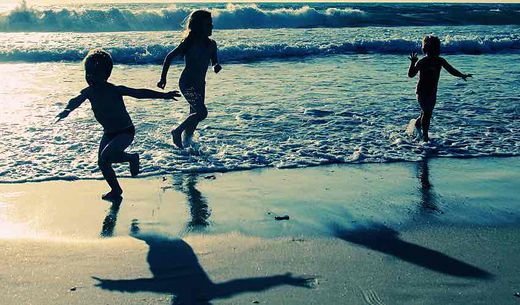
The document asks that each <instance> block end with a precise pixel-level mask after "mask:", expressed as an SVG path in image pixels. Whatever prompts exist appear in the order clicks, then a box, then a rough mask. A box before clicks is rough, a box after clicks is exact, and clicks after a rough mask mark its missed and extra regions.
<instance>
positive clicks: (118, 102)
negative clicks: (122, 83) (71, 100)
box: [81, 83, 133, 133]
mask: <svg viewBox="0 0 520 305" xmlns="http://www.w3.org/2000/svg"><path fill="white" fill-rule="evenodd" d="M81 95H83V96H84V97H85V98H87V99H88V100H89V101H90V105H91V107H92V112H94V117H95V118H96V120H97V121H98V122H99V124H101V126H103V130H104V131H105V132H106V133H114V132H118V131H122V130H125V129H126V128H128V127H131V126H133V123H132V120H131V119H130V115H129V114H128V112H127V111H126V107H125V103H124V101H123V96H122V95H121V93H120V92H119V90H118V88H117V86H114V85H113V84H111V83H103V84H98V85H94V86H89V87H87V88H85V89H83V90H81Z"/></svg>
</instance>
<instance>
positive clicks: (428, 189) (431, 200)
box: [416, 157, 441, 213]
mask: <svg viewBox="0 0 520 305" xmlns="http://www.w3.org/2000/svg"><path fill="white" fill-rule="evenodd" d="M428 162H429V158H427V157H425V158H424V159H422V160H421V161H419V162H417V163H416V166H417V178H419V181H420V187H419V192H420V197H421V198H420V206H421V211H422V212H426V213H432V212H434V213H435V212H437V213H438V212H441V210H440V209H439V207H438V202H437V194H436V193H435V191H434V187H433V185H432V184H431V183H430V166H429V163H428Z"/></svg>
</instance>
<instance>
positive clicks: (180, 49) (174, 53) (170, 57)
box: [157, 41, 186, 89]
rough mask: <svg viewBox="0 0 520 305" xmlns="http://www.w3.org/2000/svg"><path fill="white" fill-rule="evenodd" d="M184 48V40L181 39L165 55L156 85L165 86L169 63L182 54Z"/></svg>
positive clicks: (162, 87)
mask: <svg viewBox="0 0 520 305" xmlns="http://www.w3.org/2000/svg"><path fill="white" fill-rule="evenodd" d="M185 48H186V42H184V41H182V42H181V43H180V44H179V45H178V46H177V47H176V48H175V49H174V50H173V51H171V52H170V53H168V55H166V58H164V62H163V68H162V73H161V80H160V81H159V82H158V83H157V87H159V88H161V89H164V87H165V86H166V77H167V76H168V70H169V69H170V65H171V64H172V60H173V59H174V58H175V57H177V56H179V55H181V54H183V53H184V50H185Z"/></svg>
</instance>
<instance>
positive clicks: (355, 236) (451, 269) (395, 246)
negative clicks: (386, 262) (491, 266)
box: [331, 222, 493, 279]
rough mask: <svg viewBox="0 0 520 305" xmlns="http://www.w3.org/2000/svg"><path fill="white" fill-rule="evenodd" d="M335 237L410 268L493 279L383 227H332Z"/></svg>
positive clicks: (371, 225) (471, 266) (375, 224)
mask: <svg viewBox="0 0 520 305" xmlns="http://www.w3.org/2000/svg"><path fill="white" fill-rule="evenodd" d="M331 229H332V232H333V234H334V236H336V237H338V238H340V239H342V240H344V241H347V242H350V243H353V244H356V245H359V246H362V247H365V248H368V249H371V250H374V251H378V252H382V253H385V254H388V255H391V256H394V257H397V258H399V259H401V260H404V261H406V262H409V263H411V264H414V265H417V266H421V267H424V268H427V269H430V270H432V271H435V272H440V273H443V274H447V275H451V276H457V277H463V278H477V279H491V278H492V277H493V275H492V274H490V273H489V272H487V271H485V270H483V269H480V268H478V267H475V266H473V265H471V264H468V263H465V262H463V261H461V260H458V259H456V258H453V257H450V256H448V255H446V254H443V253H441V252H439V251H436V250H432V249H428V248H426V247H423V246H420V245H417V244H414V243H411V242H407V241H405V240H402V239H401V238H400V237H399V232H397V231H396V230H394V229H392V228H389V227H387V226H385V225H383V224H380V223H375V222H372V223H368V224H366V225H358V226H355V227H354V228H346V227H342V226H341V225H338V224H333V225H331Z"/></svg>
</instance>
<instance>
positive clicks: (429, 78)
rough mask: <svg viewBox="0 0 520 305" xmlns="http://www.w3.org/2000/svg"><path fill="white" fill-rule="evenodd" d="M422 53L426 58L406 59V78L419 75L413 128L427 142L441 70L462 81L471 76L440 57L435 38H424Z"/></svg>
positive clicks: (411, 56)
mask: <svg viewBox="0 0 520 305" xmlns="http://www.w3.org/2000/svg"><path fill="white" fill-rule="evenodd" d="M422 51H423V53H424V54H426V56H425V57H423V58H421V59H420V60H419V59H418V58H417V53H411V54H410V57H408V58H409V59H410V68H409V69H408V77H410V78H411V77H414V76H415V75H416V74H417V73H419V80H418V82H417V89H416V94H417V101H418V102H419V105H420V106H421V115H420V116H419V117H418V118H417V119H416V120H415V128H416V129H417V130H420V131H422V134H423V140H424V142H428V140H429V137H428V130H429V128H430V120H431V117H432V112H433V108H434V107H435V103H436V101H437V85H438V84H439V77H440V73H441V69H442V68H444V69H446V71H448V72H449V73H450V74H451V75H453V76H457V77H460V78H462V79H463V80H464V81H466V78H468V77H471V76H472V75H471V74H463V73H461V72H459V71H458V70H457V69H455V68H453V67H452V66H451V65H450V64H449V63H448V62H447V61H446V59H444V58H442V57H440V53H441V41H440V40H439V38H438V37H436V36H433V35H428V36H426V37H424V39H423V41H422Z"/></svg>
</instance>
